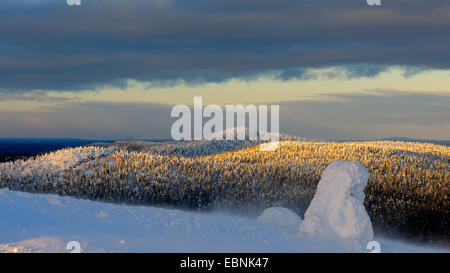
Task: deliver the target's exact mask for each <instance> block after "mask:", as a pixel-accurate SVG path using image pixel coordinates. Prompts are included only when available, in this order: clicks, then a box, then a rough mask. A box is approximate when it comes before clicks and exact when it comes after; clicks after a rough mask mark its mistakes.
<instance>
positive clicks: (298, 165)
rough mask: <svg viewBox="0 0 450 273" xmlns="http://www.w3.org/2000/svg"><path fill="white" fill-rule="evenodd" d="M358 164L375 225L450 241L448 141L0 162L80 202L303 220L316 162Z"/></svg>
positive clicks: (184, 146)
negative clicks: (274, 213) (278, 210)
mask: <svg viewBox="0 0 450 273" xmlns="http://www.w3.org/2000/svg"><path fill="white" fill-rule="evenodd" d="M336 160H341V161H347V160H348V161H359V162H361V163H362V164H363V165H364V166H365V167H366V168H367V170H368V171H369V173H370V179H369V183H368V186H367V187H366V189H365V192H366V200H365V206H366V209H367V211H368V213H369V215H370V218H371V220H372V222H373V225H374V228H375V231H376V232H382V231H389V233H390V234H395V233H396V234H402V235H407V236H411V237H414V238H419V239H425V240H428V239H435V240H436V239H438V240H445V241H450V234H449V231H450V226H449V225H450V221H445V220H444V219H450V202H449V199H448V197H449V193H450V148H449V147H446V146H440V145H434V144H421V143H410V142H390V141H378V142H345V143H331V142H312V141H300V140H295V141H283V142H281V143H280V146H279V148H278V149H277V150H276V151H274V152H261V151H260V149H259V147H258V144H257V143H255V142H249V141H213V142H210V141H200V142H170V143H158V144H155V143H143V142H142V143H140V142H120V143H115V144H112V145H109V144H104V145H103V147H84V148H76V149H65V150H62V151H58V152H55V153H51V154H48V155H44V156H40V157H37V158H35V159H29V160H26V161H23V160H19V161H16V162H13V163H4V164H1V165H0V179H1V180H0V182H1V184H0V186H1V187H8V188H10V189H14V190H20V191H28V192H41V193H57V194H60V195H69V196H75V197H79V198H84V199H95V200H103V201H110V202H124V203H132V204H147V205H148V204H157V205H161V206H166V205H167V206H175V207H179V208H186V209H196V210H197V209H200V210H212V209H226V210H233V211H235V212H240V213H245V214H250V215H255V216H256V215H258V214H259V213H260V212H261V211H262V210H263V209H264V208H266V207H270V206H274V205H279V206H284V207H288V208H290V209H292V210H294V211H295V212H297V213H298V214H299V215H300V216H302V217H303V214H304V213H305V210H306V209H307V207H308V206H309V203H310V201H311V199H312V198H313V196H314V194H315V189H316V185H317V183H318V181H319V179H320V175H321V173H322V171H323V170H324V168H325V167H326V166H327V165H328V164H329V163H330V162H333V161H336Z"/></svg>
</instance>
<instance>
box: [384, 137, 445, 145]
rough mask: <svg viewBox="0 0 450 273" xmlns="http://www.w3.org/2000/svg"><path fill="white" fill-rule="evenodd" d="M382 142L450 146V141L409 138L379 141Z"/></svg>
mask: <svg viewBox="0 0 450 273" xmlns="http://www.w3.org/2000/svg"><path fill="white" fill-rule="evenodd" d="M379 140H380V141H404V142H419V143H431V144H437V145H444V146H450V140H431V139H414V138H409V137H391V138H384V139H379Z"/></svg>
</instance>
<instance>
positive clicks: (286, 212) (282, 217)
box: [257, 207, 302, 234]
mask: <svg viewBox="0 0 450 273" xmlns="http://www.w3.org/2000/svg"><path fill="white" fill-rule="evenodd" d="M257 221H259V222H262V223H267V224H273V225H277V226H279V227H280V228H282V229H283V230H285V231H286V232H288V233H291V234H295V233H297V232H298V227H299V226H300V223H301V222H302V218H301V217H300V216H298V215H297V214H296V213H295V212H293V211H292V210H290V209H287V208H283V207H271V208H267V209H265V210H264V211H263V212H262V213H261V215H260V216H258V218H257Z"/></svg>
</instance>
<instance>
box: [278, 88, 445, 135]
mask: <svg viewBox="0 0 450 273" xmlns="http://www.w3.org/2000/svg"><path fill="white" fill-rule="evenodd" d="M280 109H281V110H280V128H281V130H284V131H285V132H287V133H293V134H297V135H301V136H305V137H318V138H324V139H333V140H338V139H376V138H388V137H402V136H408V137H411V138H417V139H441V140H448V139H450V122H449V120H448V118H447V117H448V116H450V96H449V95H448V94H445V93H433V92H426V91H424V92H407V91H399V90H369V91H368V92H365V93H353V94H348V93H346V94H329V96H327V99H324V100H309V101H293V102H282V103H281V105H280Z"/></svg>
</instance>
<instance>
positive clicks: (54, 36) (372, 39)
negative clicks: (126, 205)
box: [0, 0, 450, 140]
mask: <svg viewBox="0 0 450 273" xmlns="http://www.w3.org/2000/svg"><path fill="white" fill-rule="evenodd" d="M449 46H450V2H449V1H448V0H428V1H423V0H395V1H393V0H382V5H381V6H369V5H367V3H366V1H365V0H340V1H335V0H276V1H275V0H239V1H238V0H221V1H218V0H191V1H182V0H128V1H125V0H81V6H69V5H67V4H66V1H65V0H2V2H1V5H0V138H1V137H39V138H42V137H45V138H47V137H48V138H54V137H55V138H61V137H68V138H86V139H124V138H139V137H170V128H171V125H172V123H173V121H174V120H173V119H171V117H170V112H171V109H172V107H173V105H176V104H188V105H192V104H193V99H194V96H202V97H203V102H204V104H218V105H221V106H224V105H226V104H243V105H248V104H255V105H261V104H278V105H280V131H281V132H282V133H288V134H293V135H298V136H302V137H311V138H320V139H329V140H337V139H375V138H388V137H410V138H421V139H436V140H450V51H449V49H448V48H449Z"/></svg>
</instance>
